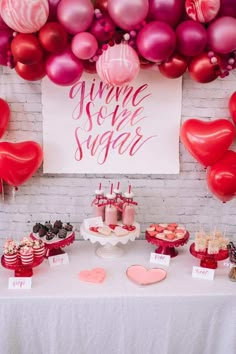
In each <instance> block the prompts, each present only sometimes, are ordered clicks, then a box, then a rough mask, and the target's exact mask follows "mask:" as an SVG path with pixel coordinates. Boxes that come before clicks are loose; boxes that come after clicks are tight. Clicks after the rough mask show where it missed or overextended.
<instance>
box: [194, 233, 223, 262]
mask: <svg viewBox="0 0 236 354" xmlns="http://www.w3.org/2000/svg"><path fill="white" fill-rule="evenodd" d="M228 244H229V239H228V238H226V237H224V236H223V235H222V233H221V232H220V231H213V232H211V233H209V234H207V233H205V232H203V231H200V232H197V233H196V235H195V241H194V243H192V244H191V245H190V249H189V250H190V253H191V254H192V255H193V256H194V257H196V258H198V259H200V260H201V261H200V266H201V267H204V268H211V269H216V268H217V262H218V261H223V260H224V259H227V258H228V257H229V251H228Z"/></svg>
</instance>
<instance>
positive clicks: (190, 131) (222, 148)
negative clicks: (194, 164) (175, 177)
mask: <svg viewBox="0 0 236 354" xmlns="http://www.w3.org/2000/svg"><path fill="white" fill-rule="evenodd" d="M234 135H235V128H234V126H233V124H232V123H231V122H230V121H228V120H227V119H217V120H214V121H202V120H199V119H188V120H186V121H185V122H184V123H183V125H182V127H181V130H180V137H181V141H182V143H183V144H184V145H185V147H186V148H187V150H188V151H189V152H190V154H192V156H193V157H194V158H195V159H196V160H197V161H198V162H200V163H201V164H202V165H203V166H206V167H207V166H211V165H213V164H214V163H215V162H217V161H218V160H219V159H220V158H222V157H223V155H224V154H225V152H226V151H227V150H228V148H229V147H230V145H231V144H232V142H233V139H234Z"/></svg>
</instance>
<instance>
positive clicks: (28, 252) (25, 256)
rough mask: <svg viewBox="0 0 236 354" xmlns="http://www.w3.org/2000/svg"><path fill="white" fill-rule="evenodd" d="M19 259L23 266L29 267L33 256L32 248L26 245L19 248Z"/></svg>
mask: <svg viewBox="0 0 236 354" xmlns="http://www.w3.org/2000/svg"><path fill="white" fill-rule="evenodd" d="M19 253H20V259H21V263H22V264H23V265H30V264H32V263H33V260H34V255H33V248H32V247H29V246H27V245H25V246H22V247H20V248H19Z"/></svg>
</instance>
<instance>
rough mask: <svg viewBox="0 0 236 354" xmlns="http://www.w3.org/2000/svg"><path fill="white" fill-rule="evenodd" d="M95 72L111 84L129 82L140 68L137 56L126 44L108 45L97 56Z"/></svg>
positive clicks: (117, 84)
mask: <svg viewBox="0 0 236 354" xmlns="http://www.w3.org/2000/svg"><path fill="white" fill-rule="evenodd" d="M96 68H97V73H98V75H99V77H100V79H101V80H102V81H105V82H106V83H108V84H109V85H112V86H122V85H126V84H129V83H130V82H131V81H132V80H134V79H135V77H136V76H137V75H138V73H139V70H140V64H139V58H138V55H137V53H136V52H135V50H134V49H133V48H132V47H130V46H129V45H128V44H124V43H121V44H117V45H114V46H113V47H108V49H107V50H105V51H104V52H103V53H102V55H100V57H99V58H98V61H97V63H96Z"/></svg>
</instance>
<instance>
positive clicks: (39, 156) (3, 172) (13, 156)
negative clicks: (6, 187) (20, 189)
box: [0, 141, 43, 187]
mask: <svg viewBox="0 0 236 354" xmlns="http://www.w3.org/2000/svg"><path fill="white" fill-rule="evenodd" d="M42 160H43V152H42V148H41V146H40V145H39V144H38V143H36V142H34V141H23V142H21V143H8V142H2V143H0V178H2V179H3V180H4V181H5V182H7V183H8V184H10V185H11V186H15V187H17V186H20V185H21V184H23V183H24V182H25V181H27V180H28V179H29V178H30V177H31V176H32V175H33V174H34V173H35V171H36V170H37V169H38V168H39V166H40V165H41V163H42Z"/></svg>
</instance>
